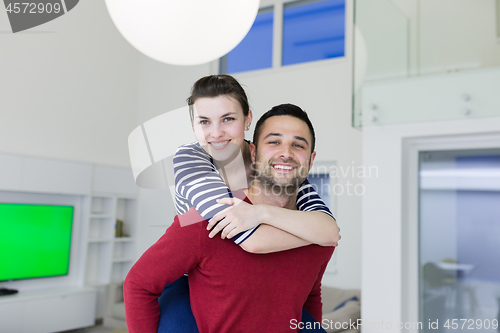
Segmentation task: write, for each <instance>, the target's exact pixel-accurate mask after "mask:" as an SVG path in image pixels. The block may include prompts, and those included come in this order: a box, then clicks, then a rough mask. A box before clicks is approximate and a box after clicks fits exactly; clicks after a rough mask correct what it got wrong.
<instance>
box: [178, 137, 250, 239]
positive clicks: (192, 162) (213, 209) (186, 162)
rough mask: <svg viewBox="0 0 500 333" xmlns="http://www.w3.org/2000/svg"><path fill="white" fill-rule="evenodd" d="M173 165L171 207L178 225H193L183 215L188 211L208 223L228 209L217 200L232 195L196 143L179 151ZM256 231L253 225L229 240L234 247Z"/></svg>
mask: <svg viewBox="0 0 500 333" xmlns="http://www.w3.org/2000/svg"><path fill="white" fill-rule="evenodd" d="M173 162H174V165H173V166H174V182H175V196H176V197H175V206H176V210H177V214H178V215H179V220H180V223H181V225H187V224H193V223H195V222H197V221H193V220H192V216H193V215H192V214H191V215H190V214H186V213H188V211H189V209H190V208H191V207H193V208H195V209H196V211H197V212H198V213H199V214H200V215H201V216H202V218H203V220H207V221H210V220H211V219H212V217H213V216H214V215H215V214H217V213H219V212H221V211H223V210H224V209H226V208H228V207H230V206H229V205H225V204H220V203H217V201H216V200H217V199H221V198H228V197H232V196H233V195H232V193H231V191H230V190H229V188H228V187H227V186H226V184H225V183H224V181H223V180H222V178H221V176H220V175H219V173H218V172H217V171H216V167H215V165H214V164H213V162H212V159H211V158H210V155H208V153H207V152H206V151H205V150H204V149H203V148H202V147H201V146H200V145H199V144H198V143H190V144H186V145H183V146H181V147H179V148H178V149H177V152H176V153H175V156H174V160H173ZM183 214H185V215H183ZM198 222H201V221H198ZM256 228H257V227H256V224H255V225H254V226H253V228H247V229H252V230H248V232H244V233H242V234H240V235H236V236H235V237H234V238H232V240H233V241H234V242H235V243H236V244H240V243H241V242H243V241H244V240H245V239H246V238H248V237H249V236H250V235H251V234H252V232H253V231H254V230H255V229H256ZM245 230H246V229H245ZM243 231H244V230H243Z"/></svg>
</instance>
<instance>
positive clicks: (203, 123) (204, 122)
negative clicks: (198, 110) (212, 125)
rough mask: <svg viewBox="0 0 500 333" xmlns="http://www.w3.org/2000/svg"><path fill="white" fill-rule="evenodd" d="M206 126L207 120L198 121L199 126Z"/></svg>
mask: <svg viewBox="0 0 500 333" xmlns="http://www.w3.org/2000/svg"><path fill="white" fill-rule="evenodd" d="M206 124H208V120H200V125H206Z"/></svg>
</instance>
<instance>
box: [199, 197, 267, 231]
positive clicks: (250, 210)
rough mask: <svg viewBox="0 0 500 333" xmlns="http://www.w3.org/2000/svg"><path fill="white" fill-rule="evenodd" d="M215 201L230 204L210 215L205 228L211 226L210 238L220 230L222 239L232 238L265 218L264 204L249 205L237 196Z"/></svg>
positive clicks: (208, 228)
mask: <svg viewBox="0 0 500 333" xmlns="http://www.w3.org/2000/svg"><path fill="white" fill-rule="evenodd" d="M217 203H219V204H225V205H231V207H228V208H226V209H224V210H223V211H221V212H219V213H217V214H215V215H214V216H213V217H212V219H211V220H210V223H209V224H208V226H207V230H210V229H212V228H213V229H212V231H211V232H210V234H209V237H210V238H212V237H214V236H215V235H217V233H219V231H221V230H222V233H221V237H222V239H224V238H226V237H227V238H232V237H234V236H236V235H237V234H239V233H241V232H244V231H247V230H249V229H252V228H254V227H256V226H257V225H259V224H261V223H262V222H263V221H265V220H266V219H267V210H266V205H251V204H249V203H246V202H245V201H243V200H240V199H238V198H223V199H217ZM217 222H219V223H217ZM216 224H217V225H216ZM214 226H215V227H214Z"/></svg>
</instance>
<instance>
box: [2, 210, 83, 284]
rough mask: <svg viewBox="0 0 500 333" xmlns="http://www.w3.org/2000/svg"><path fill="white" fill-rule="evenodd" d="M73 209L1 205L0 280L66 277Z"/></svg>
mask: <svg viewBox="0 0 500 333" xmlns="http://www.w3.org/2000/svg"><path fill="white" fill-rule="evenodd" d="M73 210H74V208H73V206H62V205H32V204H12V203H0V281H10V280H21V279H32V278H43V277H53V276H63V275H67V274H68V272H69V260H70V253H71V231H72V227H73Z"/></svg>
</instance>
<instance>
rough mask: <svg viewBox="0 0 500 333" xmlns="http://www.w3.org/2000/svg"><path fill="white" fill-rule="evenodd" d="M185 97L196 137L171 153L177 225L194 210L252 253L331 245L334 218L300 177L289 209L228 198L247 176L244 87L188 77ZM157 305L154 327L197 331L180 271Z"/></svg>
mask: <svg viewBox="0 0 500 333" xmlns="http://www.w3.org/2000/svg"><path fill="white" fill-rule="evenodd" d="M188 104H189V106H190V116H191V120H192V124H193V130H194V133H195V136H196V138H197V140H198V142H196V143H192V144H188V145H184V146H181V147H180V148H179V149H178V151H177V153H176V156H175V158H174V172H175V190H176V208H177V213H178V214H179V215H181V214H183V215H182V218H181V221H180V222H181V225H182V224H183V223H185V224H190V223H194V222H198V221H193V220H192V217H193V216H195V214H192V213H193V212H194V210H196V211H197V212H198V213H199V214H200V215H201V217H202V218H203V219H205V220H208V221H210V223H209V225H208V229H212V231H211V233H210V237H213V236H214V235H216V234H217V233H218V232H219V231H221V237H222V238H226V237H227V238H231V239H232V240H233V241H234V242H235V243H236V244H238V245H239V246H241V247H242V248H243V249H244V250H246V251H249V252H252V253H269V252H276V251H282V250H287V249H291V248H296V247H299V246H304V245H308V244H318V245H323V246H334V245H336V243H337V241H338V240H339V238H340V236H339V230H338V227H337V224H336V222H335V220H334V218H333V216H332V215H331V212H330V210H329V209H328V208H327V207H326V205H325V204H324V203H323V201H322V200H321V198H319V196H318V194H317V193H316V192H315V191H314V189H313V188H312V186H311V185H310V184H309V183H308V182H307V180H306V181H305V182H304V184H302V186H301V187H300V189H299V194H298V196H297V208H298V210H296V211H292V210H287V209H283V208H279V207H275V206H270V205H250V204H247V203H244V202H242V201H241V200H237V199H231V197H232V192H231V191H236V190H238V189H242V188H248V187H249V181H250V179H251V176H252V169H251V161H250V150H249V143H248V141H245V140H244V133H245V131H248V130H249V128H250V124H251V121H252V112H251V111H250V109H249V105H248V100H247V96H246V94H245V91H244V90H243V88H242V87H241V86H240V84H239V83H238V82H237V81H236V80H235V79H234V78H233V77H231V76H228V75H211V76H207V77H204V78H201V79H200V80H198V81H197V82H196V83H195V84H194V85H193V88H192V92H191V96H190V97H189V98H188ZM226 184H227V185H226ZM235 203H236V204H235ZM196 215H197V214H196ZM271 217H272V218H271ZM183 221H184V222H183ZM278 235H280V236H281V237H276V236H278ZM284 235H285V237H283V236H284ZM275 239H280V240H281V242H276V241H275ZM167 299H168V302H167ZM160 307H161V312H162V316H161V319H160V324H159V332H174V331H176V332H179V331H182V332H197V329H196V323H195V322H194V317H193V316H192V314H191V313H190V307H189V291H188V284H187V279H186V277H183V278H181V279H179V280H178V281H176V282H174V283H172V284H170V285H167V287H166V288H165V290H164V292H163V295H162V298H161V299H160ZM305 315H307V314H305ZM179 318H182V319H181V320H180V321H176V320H175V319H179ZM187 319H189V320H187Z"/></svg>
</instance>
